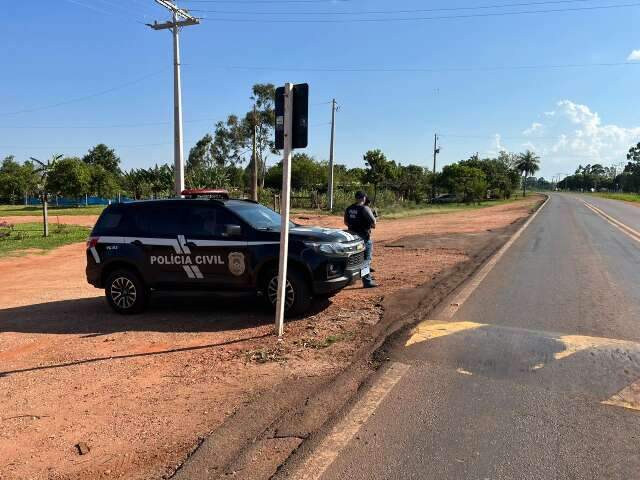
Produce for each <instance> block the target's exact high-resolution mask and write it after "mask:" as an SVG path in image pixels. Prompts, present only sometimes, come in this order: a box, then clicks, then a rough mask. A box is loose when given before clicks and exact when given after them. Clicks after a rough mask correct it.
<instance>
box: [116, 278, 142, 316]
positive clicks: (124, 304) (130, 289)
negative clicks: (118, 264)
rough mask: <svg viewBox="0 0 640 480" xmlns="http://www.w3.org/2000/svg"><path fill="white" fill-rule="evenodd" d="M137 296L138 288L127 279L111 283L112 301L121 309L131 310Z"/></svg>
mask: <svg viewBox="0 0 640 480" xmlns="http://www.w3.org/2000/svg"><path fill="white" fill-rule="evenodd" d="M137 296H138V295H137V292H136V286H135V285H134V284H133V282H132V281H131V280H129V279H128V278H127V277H118V278H116V279H115V280H114V281H113V282H111V299H112V300H113V302H114V303H115V304H116V305H117V306H118V307H119V308H122V309H123V310H125V309H128V308H131V307H132V306H133V304H134V303H136V298H137Z"/></svg>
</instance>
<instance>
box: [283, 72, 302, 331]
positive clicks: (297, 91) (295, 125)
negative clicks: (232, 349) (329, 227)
mask: <svg viewBox="0 0 640 480" xmlns="http://www.w3.org/2000/svg"><path fill="white" fill-rule="evenodd" d="M308 99H309V86H308V85H307V84H306V83H303V84H300V85H293V84H291V83H286V84H285V86H284V87H280V88H278V89H276V102H275V110H276V129H275V134H276V138H275V146H276V148H277V149H281V150H282V194H281V196H280V215H281V222H280V258H279V264H278V301H277V303H276V331H277V333H278V338H282V336H283V335H284V312H285V307H286V293H287V282H286V278H287V259H288V257H289V206H290V201H291V192H290V190H291V152H292V150H293V149H294V148H305V147H306V146H307V143H308V116H309V115H308V111H309V104H308Z"/></svg>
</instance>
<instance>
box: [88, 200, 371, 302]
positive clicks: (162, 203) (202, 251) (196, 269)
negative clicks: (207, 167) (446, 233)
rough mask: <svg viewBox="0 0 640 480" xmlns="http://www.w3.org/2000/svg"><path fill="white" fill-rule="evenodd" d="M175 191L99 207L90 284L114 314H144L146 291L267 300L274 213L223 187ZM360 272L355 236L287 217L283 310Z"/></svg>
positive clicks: (272, 295)
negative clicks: (172, 195)
mask: <svg viewBox="0 0 640 480" xmlns="http://www.w3.org/2000/svg"><path fill="white" fill-rule="evenodd" d="M183 193H184V194H187V197H188V198H184V199H172V200H147V201H136V202H130V203H117V204H112V205H110V206H108V207H107V208H105V210H104V211H103V212H102V214H101V215H100V218H99V219H98V221H97V223H96V225H95V227H94V228H93V231H92V232H91V236H90V237H89V239H88V240H87V269H86V273H87V280H88V282H89V283H90V284H91V285H93V286H95V287H97V288H104V289H105V293H106V297H107V300H108V302H109V305H110V306H111V307H112V308H113V309H114V310H115V311H116V312H118V313H122V314H128V313H138V312H141V311H142V310H144V308H145V307H146V305H147V302H148V299H149V295H150V293H151V292H152V291H154V292H155V291H171V290H211V291H239V292H240V291H245V292H246V291H253V292H257V293H258V294H260V295H262V296H263V297H264V298H265V299H266V300H268V302H269V303H270V304H271V305H272V306H275V303H276V298H277V290H278V257H279V248H280V215H279V214H278V213H276V212H274V211H273V210H271V209H269V208H267V207H265V206H263V205H260V204H258V203H254V202H251V201H248V200H233V199H229V198H228V194H225V192H222V193H221V192H217V193H216V194H215V195H209V196H206V195H205V196H204V197H203V195H204V194H206V193H210V192H207V191H199V192H195V193H193V192H189V191H185V192H183ZM190 193H192V194H191V195H189V194H190ZM367 273H368V267H367V266H366V265H365V261H364V243H363V241H362V240H361V239H360V238H359V237H358V236H356V235H353V234H351V233H349V232H345V231H342V230H336V229H327V228H319V227H306V226H300V225H296V224H294V223H291V226H290V237H289V263H288V272H287V284H286V299H285V309H286V312H287V314H288V315H300V314H302V313H304V312H305V311H306V310H308V309H309V307H310V306H311V301H312V298H313V297H314V296H330V295H332V294H335V293H337V292H339V291H340V290H341V289H343V288H344V287H346V286H347V285H349V284H351V283H352V282H353V281H355V280H356V279H359V278H361V276H363V275H366V274H367Z"/></svg>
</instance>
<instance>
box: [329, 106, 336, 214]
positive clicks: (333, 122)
mask: <svg viewBox="0 0 640 480" xmlns="http://www.w3.org/2000/svg"><path fill="white" fill-rule="evenodd" d="M335 137H336V99H335V98H334V99H333V100H331V146H330V147H329V210H330V211H333V145H334V141H335Z"/></svg>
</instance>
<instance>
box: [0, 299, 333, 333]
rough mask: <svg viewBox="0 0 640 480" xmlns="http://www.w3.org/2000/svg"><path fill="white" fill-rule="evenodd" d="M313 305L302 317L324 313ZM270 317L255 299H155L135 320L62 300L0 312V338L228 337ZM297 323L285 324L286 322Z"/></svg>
mask: <svg viewBox="0 0 640 480" xmlns="http://www.w3.org/2000/svg"><path fill="white" fill-rule="evenodd" d="M330 304H331V302H330V301H328V300H317V301H315V302H314V305H313V308H312V310H311V311H309V312H308V313H307V316H310V315H315V314H317V313H320V312H321V311H323V310H325V309H326V308H327V307H328V306H329V305H330ZM273 315H274V314H273V312H272V311H270V310H269V309H268V308H267V307H265V305H264V303H263V301H262V300H261V299H260V298H258V297H256V296H255V295H250V296H244V295H243V296H233V297H227V296H225V297H222V296H218V295H211V294H201V295H193V294H190V295H180V294H171V295H164V296H158V295H155V296H154V297H153V298H152V300H151V303H150V305H149V308H148V309H147V310H146V311H145V312H144V313H142V314H139V315H124V316H123V315H118V314H116V313H114V312H113V311H112V310H111V309H110V308H109V306H108V305H107V302H106V300H105V298H104V297H96V298H82V299H75V300H63V301H57V302H50V303H41V304H36V305H27V306H23V307H16V308H8V309H4V310H0V333H4V332H17V333H45V334H79V335H84V336H87V337H92V336H98V335H106V334H110V333H116V332H135V331H154V332H222V331H226V332H230V331H242V330H247V329H251V328H255V327H259V326H262V325H267V324H269V323H271V322H273V319H274V317H273ZM296 320H299V318H293V319H288V320H287V321H289V322H292V321H296Z"/></svg>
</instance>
